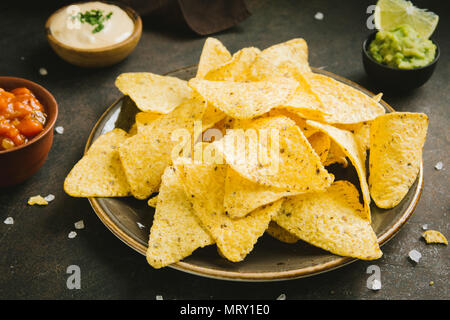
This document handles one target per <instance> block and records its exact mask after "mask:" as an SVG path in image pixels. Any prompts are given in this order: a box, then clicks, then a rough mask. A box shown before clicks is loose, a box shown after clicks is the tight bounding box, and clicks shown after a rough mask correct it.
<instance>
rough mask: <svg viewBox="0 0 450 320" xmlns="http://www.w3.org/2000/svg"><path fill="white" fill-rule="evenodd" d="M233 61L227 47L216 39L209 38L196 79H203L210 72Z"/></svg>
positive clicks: (204, 46) (201, 56)
mask: <svg viewBox="0 0 450 320" xmlns="http://www.w3.org/2000/svg"><path fill="white" fill-rule="evenodd" d="M228 60H231V54H230V52H229V51H228V50H227V48H225V46H224V45H223V44H222V42H220V41H219V40H217V39H216V38H211V37H210V38H208V39H206V41H205V44H204V45H203V50H202V53H201V55H200V61H199V63H198V69H197V75H196V78H199V79H203V78H204V77H205V75H206V74H207V73H208V72H209V71H210V70H214V69H216V68H218V67H219V66H221V65H222V64H224V63H226V62H227V61H228Z"/></svg>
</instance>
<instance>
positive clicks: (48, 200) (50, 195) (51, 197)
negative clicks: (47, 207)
mask: <svg viewBox="0 0 450 320" xmlns="http://www.w3.org/2000/svg"><path fill="white" fill-rule="evenodd" d="M44 200H45V201H47V202H50V201H53V200H55V196H54V195H53V194H49V195H48V196H46V197H45V198H44Z"/></svg>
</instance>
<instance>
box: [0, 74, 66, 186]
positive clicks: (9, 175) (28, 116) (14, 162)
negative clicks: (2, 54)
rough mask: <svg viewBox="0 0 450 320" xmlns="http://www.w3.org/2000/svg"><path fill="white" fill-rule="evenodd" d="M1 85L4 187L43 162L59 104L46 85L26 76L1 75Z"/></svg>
mask: <svg viewBox="0 0 450 320" xmlns="http://www.w3.org/2000/svg"><path fill="white" fill-rule="evenodd" d="M0 88H1V89H0V187H6V186H11V185H15V184H18V183H20V182H22V181H24V180H25V179H27V178H29V177H30V176H31V175H33V174H34V173H35V172H36V171H38V170H39V168H41V166H42V165H43V164H44V162H45V160H46V159H47V155H48V152H49V151H50V148H51V145H52V143H53V128H54V125H55V122H56V118H57V116H58V104H57V103H56V100H55V98H54V97H53V95H52V94H51V93H50V92H48V91H47V90H46V89H45V88H43V87H42V86H40V85H38V84H37V83H34V82H32V81H29V80H26V79H22V78H15V77H0Z"/></svg>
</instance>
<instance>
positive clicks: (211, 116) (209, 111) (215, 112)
mask: <svg viewBox="0 0 450 320" xmlns="http://www.w3.org/2000/svg"><path fill="white" fill-rule="evenodd" d="M226 116H227V115H226V114H225V113H224V112H222V111H221V110H220V109H219V108H216V107H214V105H212V104H211V103H208V104H207V105H206V110H205V113H204V114H203V118H202V128H203V131H205V130H207V129H209V128H212V127H213V126H214V125H215V124H216V123H218V122H220V121H221V120H223V119H224V118H225V117H226Z"/></svg>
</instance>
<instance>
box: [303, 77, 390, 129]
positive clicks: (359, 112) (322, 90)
mask: <svg viewBox="0 0 450 320" xmlns="http://www.w3.org/2000/svg"><path fill="white" fill-rule="evenodd" d="M302 76H303V77H304V79H305V80H306V82H307V83H308V84H309V85H310V87H311V90H312V91H313V92H314V93H315V94H316V95H317V97H318V98H319V100H320V102H321V104H322V106H323V107H324V111H325V112H326V113H327V115H325V116H324V120H325V122H327V123H358V122H362V121H369V120H373V119H375V118H376V117H377V116H379V115H382V114H384V113H385V110H384V108H383V107H382V106H381V105H380V104H379V103H378V102H376V101H375V100H374V99H372V98H370V97H369V96H367V95H365V94H364V93H362V92H361V91H359V90H357V89H355V88H352V87H350V86H348V85H346V84H343V83H341V82H339V81H336V80H334V79H332V78H330V77H327V76H325V75H322V74H315V73H308V74H306V73H305V74H302Z"/></svg>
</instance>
